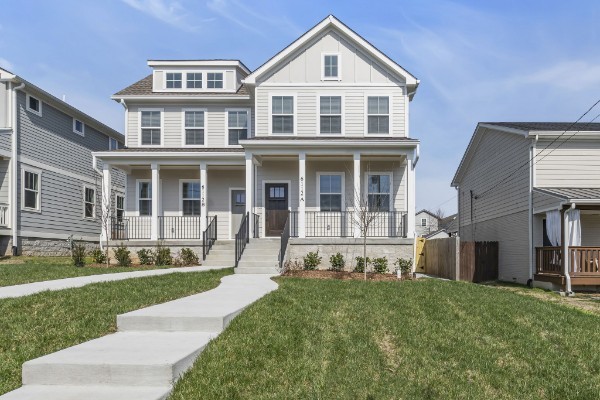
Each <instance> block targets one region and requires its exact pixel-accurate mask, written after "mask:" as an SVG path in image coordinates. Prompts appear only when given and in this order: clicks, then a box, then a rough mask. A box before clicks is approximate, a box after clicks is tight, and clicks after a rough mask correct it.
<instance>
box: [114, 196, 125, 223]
mask: <svg viewBox="0 0 600 400" xmlns="http://www.w3.org/2000/svg"><path fill="white" fill-rule="evenodd" d="M115 214H116V217H117V221H122V220H123V216H124V215H125V196H121V195H119V194H118V195H116V196H115Z"/></svg>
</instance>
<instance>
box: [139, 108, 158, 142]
mask: <svg viewBox="0 0 600 400" xmlns="http://www.w3.org/2000/svg"><path fill="white" fill-rule="evenodd" d="M140 114H141V122H140V125H141V130H142V132H141V135H142V137H141V144H142V146H160V136H161V112H160V111H159V110H142V111H141V112H140Z"/></svg>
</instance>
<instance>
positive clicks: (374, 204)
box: [367, 174, 392, 211]
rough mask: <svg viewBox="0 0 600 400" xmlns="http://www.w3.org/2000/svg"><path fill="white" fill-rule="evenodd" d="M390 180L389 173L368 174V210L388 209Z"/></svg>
mask: <svg viewBox="0 0 600 400" xmlns="http://www.w3.org/2000/svg"><path fill="white" fill-rule="evenodd" d="M391 180H392V179H391V175H388V174H381V175H380V174H368V176H367V190H368V206H369V211H390V198H391V190H392V182H391Z"/></svg>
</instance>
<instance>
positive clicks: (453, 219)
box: [440, 214, 458, 236]
mask: <svg viewBox="0 0 600 400" xmlns="http://www.w3.org/2000/svg"><path fill="white" fill-rule="evenodd" d="M440 228H441V229H443V230H444V231H446V232H447V233H448V235H450V236H458V214H452V215H449V216H447V217H444V218H442V219H441V220H440Z"/></svg>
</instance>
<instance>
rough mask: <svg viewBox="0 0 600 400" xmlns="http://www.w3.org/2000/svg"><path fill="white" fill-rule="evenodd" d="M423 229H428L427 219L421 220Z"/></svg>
mask: <svg viewBox="0 0 600 400" xmlns="http://www.w3.org/2000/svg"><path fill="white" fill-rule="evenodd" d="M421 227H422V228H427V218H421Z"/></svg>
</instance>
